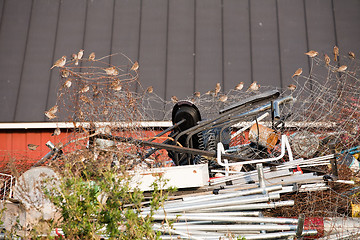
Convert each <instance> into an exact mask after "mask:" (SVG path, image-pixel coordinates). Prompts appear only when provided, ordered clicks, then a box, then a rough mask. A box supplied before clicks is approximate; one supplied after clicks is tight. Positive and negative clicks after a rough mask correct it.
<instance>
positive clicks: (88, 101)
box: [80, 95, 91, 104]
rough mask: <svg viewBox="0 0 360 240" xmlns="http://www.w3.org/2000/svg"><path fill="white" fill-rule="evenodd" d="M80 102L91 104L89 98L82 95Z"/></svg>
mask: <svg viewBox="0 0 360 240" xmlns="http://www.w3.org/2000/svg"><path fill="white" fill-rule="evenodd" d="M80 100H81V101H83V102H86V103H89V104H90V103H91V101H90V99H88V98H87V97H85V96H84V95H81V96H80Z"/></svg>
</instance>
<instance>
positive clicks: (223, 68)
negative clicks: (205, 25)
mask: <svg viewBox="0 0 360 240" xmlns="http://www.w3.org/2000/svg"><path fill="white" fill-rule="evenodd" d="M220 4H221V62H222V68H221V70H222V71H221V76H222V83H221V85H222V86H223V92H225V47H224V0H221V1H220Z"/></svg>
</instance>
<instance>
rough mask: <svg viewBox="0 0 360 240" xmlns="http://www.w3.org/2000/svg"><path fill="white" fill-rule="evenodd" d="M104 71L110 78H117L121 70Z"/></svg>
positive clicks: (109, 69)
mask: <svg viewBox="0 0 360 240" xmlns="http://www.w3.org/2000/svg"><path fill="white" fill-rule="evenodd" d="M104 71H105V72H106V74H107V75H109V76H117V75H119V70H117V69H116V67H108V68H104Z"/></svg>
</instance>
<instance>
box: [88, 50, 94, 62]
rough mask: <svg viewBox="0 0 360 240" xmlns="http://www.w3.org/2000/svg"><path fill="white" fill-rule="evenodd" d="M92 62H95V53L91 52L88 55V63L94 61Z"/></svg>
mask: <svg viewBox="0 0 360 240" xmlns="http://www.w3.org/2000/svg"><path fill="white" fill-rule="evenodd" d="M94 60H95V53H94V52H92V53H90V55H89V61H94Z"/></svg>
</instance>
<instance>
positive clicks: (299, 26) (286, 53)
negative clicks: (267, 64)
mask: <svg viewBox="0 0 360 240" xmlns="http://www.w3.org/2000/svg"><path fill="white" fill-rule="evenodd" d="M278 17H279V36H280V39H279V41H280V59H281V79H282V86H281V87H282V88H283V89H286V88H287V86H288V85H289V84H294V81H293V80H292V79H291V76H292V75H293V74H294V72H295V71H296V70H297V69H298V68H302V69H303V74H304V75H307V74H308V73H309V64H308V61H309V59H308V57H307V56H306V55H305V54H304V53H305V52H307V39H306V26H305V13H304V5H303V2H302V1H298V0H279V1H278Z"/></svg>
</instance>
